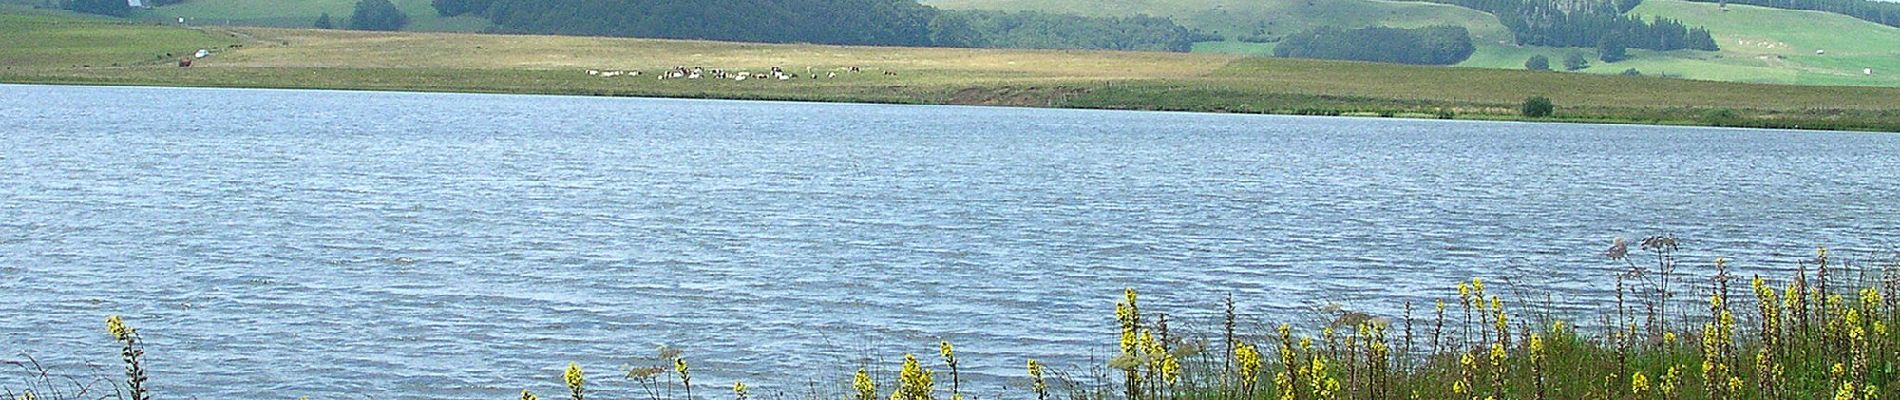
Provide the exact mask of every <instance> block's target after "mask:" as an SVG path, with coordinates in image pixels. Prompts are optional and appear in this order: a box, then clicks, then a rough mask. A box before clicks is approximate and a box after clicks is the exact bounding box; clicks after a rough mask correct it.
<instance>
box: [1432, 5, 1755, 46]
mask: <svg viewBox="0 0 1900 400" xmlns="http://www.w3.org/2000/svg"><path fill="white" fill-rule="evenodd" d="M1425 1H1430V2H1435V3H1443V4H1451V5H1456V6H1461V7H1466V8H1470V9H1474V10H1478V11H1484V12H1488V13H1491V14H1492V15H1496V16H1497V17H1498V22H1500V23H1502V24H1504V26H1505V27H1506V28H1509V29H1510V30H1511V34H1512V35H1513V36H1515V39H1516V40H1517V43H1518V44H1523V45H1531V46H1551V47H1599V48H1615V49H1621V48H1625V47H1629V48H1640V49H1650V50H1683V49H1692V50H1706V51H1715V50H1718V49H1719V48H1718V46H1717V45H1716V43H1715V38H1714V37H1713V36H1712V35H1710V34H1709V30H1708V29H1704V28H1701V27H1689V26H1687V25H1684V24H1682V22H1680V21H1676V20H1673V19H1667V18H1660V17H1658V18H1655V19H1652V20H1649V21H1644V20H1643V19H1642V18H1641V17H1636V16H1630V15H1624V13H1627V12H1629V10H1631V9H1634V8H1636V6H1637V5H1639V4H1640V3H1641V0H1601V1H1579V2H1557V1H1552V0H1425Z"/></svg>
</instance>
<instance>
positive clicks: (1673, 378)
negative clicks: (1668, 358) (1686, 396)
mask: <svg viewBox="0 0 1900 400" xmlns="http://www.w3.org/2000/svg"><path fill="white" fill-rule="evenodd" d="M1681 386H1682V369H1681V368H1676V366H1673V365H1672V366H1669V372H1664V373H1663V376H1662V382H1661V383H1660V384H1659V385H1658V388H1659V389H1662V395H1663V398H1666V399H1673V398H1675V396H1676V389H1677V388H1679V387H1681Z"/></svg>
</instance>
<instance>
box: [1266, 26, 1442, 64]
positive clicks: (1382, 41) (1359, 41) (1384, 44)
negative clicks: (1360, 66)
mask: <svg viewBox="0 0 1900 400" xmlns="http://www.w3.org/2000/svg"><path fill="white" fill-rule="evenodd" d="M1476 50H1477V49H1476V48H1475V47H1473V46H1472V45H1471V32H1469V31H1466V30H1465V28H1464V27H1461V26H1434V27H1427V28H1418V29H1399V28H1385V27H1370V28H1359V29H1339V28H1334V27H1320V28H1314V29H1311V30H1307V31H1303V32H1299V33H1295V34H1292V35H1287V37H1286V38H1285V39H1283V40H1281V41H1280V45H1279V46H1275V47H1274V48H1273V55H1274V56H1277V57H1297V58H1323V59H1332V60H1354V61H1372V62H1385V63H1399V64H1420V65H1451V64H1457V63H1459V62H1462V61H1464V60H1465V59H1466V58H1470V57H1471V53H1472V52H1473V51H1476Z"/></svg>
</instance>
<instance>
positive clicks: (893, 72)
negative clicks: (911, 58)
mask: <svg viewBox="0 0 1900 400" xmlns="http://www.w3.org/2000/svg"><path fill="white" fill-rule="evenodd" d="M884 76H897V71H884Z"/></svg>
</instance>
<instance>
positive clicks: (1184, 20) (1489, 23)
mask: <svg viewBox="0 0 1900 400" xmlns="http://www.w3.org/2000/svg"><path fill="white" fill-rule="evenodd" d="M924 4H927V5H931V6H936V7H940V8H945V9H953V10H955V9H965V10H1003V11H1042V12H1053V13H1065V14H1078V15H1088V16H1098V17H1114V16H1128V15H1135V14H1147V15H1151V16H1157V17H1169V18H1173V19H1174V21H1175V22H1177V23H1180V24H1181V25H1184V26H1187V27H1189V28H1196V29H1201V30H1203V31H1207V32H1210V33H1217V34H1220V35H1222V36H1226V37H1227V38H1228V41H1226V42H1209V43H1201V44H1199V45H1197V46H1196V47H1195V51H1199V52H1214V53H1228V54H1242V55H1256V56H1266V55H1271V54H1273V44H1272V43H1243V42H1240V41H1238V40H1239V39H1240V38H1241V37H1243V36H1249V35H1265V36H1273V37H1278V36H1281V35H1286V34H1289V33H1293V32H1298V31H1302V30H1306V29H1311V28H1315V27H1320V26H1336V27H1342V28H1363V27H1368V26H1386V27H1393V28H1421V27H1426V26H1432V25H1456V26H1462V27H1465V29H1467V30H1470V31H1471V39H1472V41H1473V42H1475V43H1477V44H1478V47H1479V48H1480V49H1481V50H1480V52H1482V51H1483V50H1482V49H1483V48H1485V47H1492V46H1496V45H1499V44H1500V43H1508V42H1509V41H1510V40H1511V35H1510V31H1508V30H1506V29H1505V28H1504V25H1502V24H1499V23H1498V21H1497V18H1495V17H1492V16H1491V14H1486V13H1483V12H1479V11H1476V10H1471V9H1467V8H1463V7H1457V6H1450V5H1443V4H1432V3H1421V2H1405V1H1384V0H1108V1H1101V0H925V1H924Z"/></svg>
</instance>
